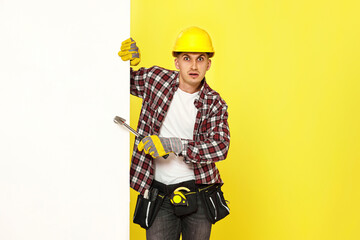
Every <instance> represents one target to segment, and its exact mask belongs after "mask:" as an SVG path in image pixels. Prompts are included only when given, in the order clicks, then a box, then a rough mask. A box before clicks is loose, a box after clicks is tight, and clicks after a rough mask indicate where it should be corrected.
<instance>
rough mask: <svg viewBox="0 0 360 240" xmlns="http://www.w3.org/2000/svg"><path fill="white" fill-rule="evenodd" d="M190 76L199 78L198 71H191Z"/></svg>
mask: <svg viewBox="0 0 360 240" xmlns="http://www.w3.org/2000/svg"><path fill="white" fill-rule="evenodd" d="M189 75H190V77H192V78H197V77H198V76H199V74H198V73H189Z"/></svg>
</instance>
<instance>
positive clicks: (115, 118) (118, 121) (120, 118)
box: [114, 116, 126, 125]
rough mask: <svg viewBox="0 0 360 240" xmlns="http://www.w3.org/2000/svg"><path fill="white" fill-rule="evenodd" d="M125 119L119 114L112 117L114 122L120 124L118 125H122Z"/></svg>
mask: <svg viewBox="0 0 360 240" xmlns="http://www.w3.org/2000/svg"><path fill="white" fill-rule="evenodd" d="M125 121H126V120H125V119H124V118H122V117H119V116H115V117H114V122H115V123H117V124H120V125H123V124H124V123H125Z"/></svg>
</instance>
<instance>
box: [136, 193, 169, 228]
mask: <svg viewBox="0 0 360 240" xmlns="http://www.w3.org/2000/svg"><path fill="white" fill-rule="evenodd" d="M153 199H154V200H153V201H152V200H151V199H146V198H144V196H142V195H141V194H139V196H138V198H137V201H136V207H135V212H134V218H133V222H134V223H136V224H139V225H140V226H141V227H142V228H145V229H149V228H150V227H151V225H152V223H153V222H154V220H155V217H156V215H157V213H158V212H159V209H160V207H161V205H162V203H163V201H164V196H162V195H159V194H157V196H156V198H155V197H154V198H153Z"/></svg>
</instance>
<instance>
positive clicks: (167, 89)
mask: <svg viewBox="0 0 360 240" xmlns="http://www.w3.org/2000/svg"><path fill="white" fill-rule="evenodd" d="M178 87H179V72H178V71H172V70H167V69H164V68H161V67H157V66H154V67H151V68H140V69H139V70H138V71H133V70H132V69H131V78H130V92H131V94H132V95H135V96H137V97H140V98H142V99H143V103H142V109H141V113H140V118H139V123H138V127H137V131H138V133H139V134H140V135H141V136H149V135H159V132H160V127H161V124H162V122H163V121H164V119H165V116H166V113H167V111H168V109H169V106H170V103H171V100H172V98H173V96H174V93H175V92H176V90H177V89H178ZM194 105H195V107H196V108H197V109H198V112H197V115H196V120H195V127H194V136H193V139H181V141H182V143H183V145H184V150H183V151H182V153H181V155H182V156H183V157H184V161H185V163H188V164H193V165H194V174H195V182H196V183H197V184H213V183H222V180H221V178H220V173H219V170H218V169H217V167H216V165H215V163H216V162H217V161H220V160H224V159H225V158H226V156H227V152H228V149H229V143H230V133H229V126H228V122H227V119H228V113H227V105H226V103H225V101H224V100H223V99H222V98H221V97H220V95H219V94H218V93H217V92H215V91H214V90H212V89H211V88H210V87H209V85H208V84H207V83H206V81H205V80H204V81H203V86H202V87H201V90H200V92H199V95H198V97H197V98H196V99H195V101H194ZM140 141H141V138H139V137H137V138H136V139H135V145H134V151H133V154H132V161H131V168H130V186H131V187H132V188H133V189H135V190H136V191H139V192H140V193H142V194H143V193H144V191H145V189H149V188H150V185H151V183H152V181H153V179H154V165H153V158H152V157H151V156H150V155H147V154H145V153H144V152H143V151H141V152H140V151H138V150H137V145H138V144H139V142H140Z"/></svg>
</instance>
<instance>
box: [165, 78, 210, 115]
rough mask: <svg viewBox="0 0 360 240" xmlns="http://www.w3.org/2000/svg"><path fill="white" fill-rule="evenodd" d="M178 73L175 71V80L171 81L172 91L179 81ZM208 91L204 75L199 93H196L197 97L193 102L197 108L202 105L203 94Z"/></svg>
mask: <svg viewBox="0 0 360 240" xmlns="http://www.w3.org/2000/svg"><path fill="white" fill-rule="evenodd" d="M179 76H180V74H179V72H176V75H175V81H174V82H173V85H172V87H173V88H174V92H175V91H177V89H178V88H179V83H180V77H179ZM208 91H209V85H208V84H207V82H206V78H205V77H204V79H203V80H202V86H201V88H200V91H199V94H198V95H197V97H196V98H195V100H194V104H195V106H196V107H197V108H201V107H202V106H203V103H204V102H205V96H206V94H207V93H208Z"/></svg>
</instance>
